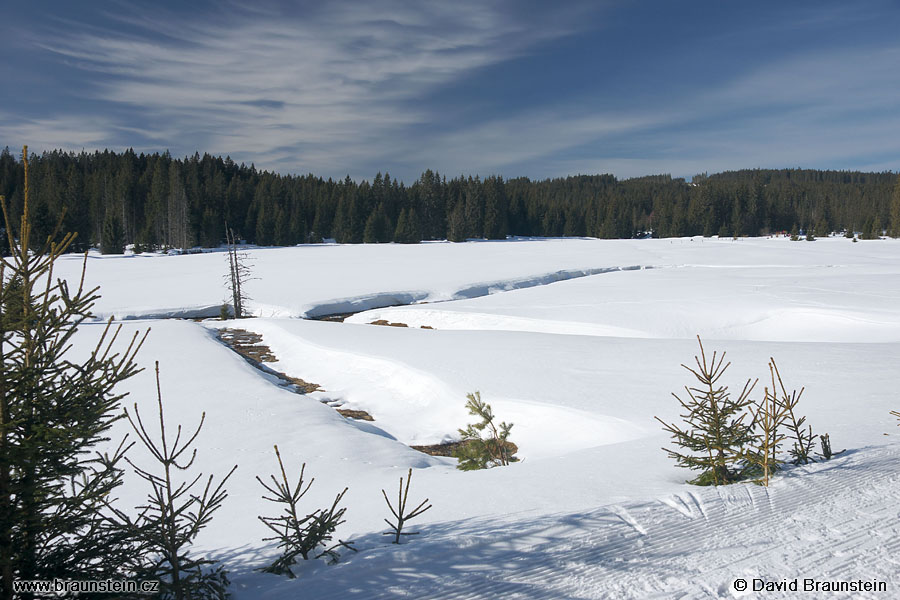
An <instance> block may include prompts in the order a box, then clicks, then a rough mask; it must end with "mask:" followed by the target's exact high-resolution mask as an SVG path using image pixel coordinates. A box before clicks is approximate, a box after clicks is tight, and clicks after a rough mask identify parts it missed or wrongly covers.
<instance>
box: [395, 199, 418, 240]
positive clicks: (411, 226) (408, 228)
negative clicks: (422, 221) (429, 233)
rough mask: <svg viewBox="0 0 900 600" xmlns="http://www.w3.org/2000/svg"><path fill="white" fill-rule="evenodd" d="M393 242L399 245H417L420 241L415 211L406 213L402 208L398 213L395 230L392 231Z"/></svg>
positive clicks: (410, 210)
mask: <svg viewBox="0 0 900 600" xmlns="http://www.w3.org/2000/svg"><path fill="white" fill-rule="evenodd" d="M394 241H395V242H397V243H400V244H418V243H419V242H421V241H422V236H421V235H420V234H419V227H418V221H417V217H416V211H415V209H413V208H411V209H409V210H408V211H407V210H406V209H405V208H404V209H403V210H401V211H400V216H399V217H398V218H397V228H396V229H395V230H394Z"/></svg>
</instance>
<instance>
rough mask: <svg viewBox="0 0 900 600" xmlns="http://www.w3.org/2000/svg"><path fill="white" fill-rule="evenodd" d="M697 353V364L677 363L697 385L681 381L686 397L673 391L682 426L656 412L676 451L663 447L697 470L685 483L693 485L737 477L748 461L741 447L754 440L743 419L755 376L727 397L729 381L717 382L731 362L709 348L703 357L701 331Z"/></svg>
mask: <svg viewBox="0 0 900 600" xmlns="http://www.w3.org/2000/svg"><path fill="white" fill-rule="evenodd" d="M697 342H698V343H700V356H699V357H698V356H695V357H694V361H695V362H696V364H697V368H696V369H694V368H692V367H689V366H687V365H684V364H682V365H681V366H682V367H684V368H685V369H686V370H687V371H688V372H690V373H691V374H692V375H693V376H694V378H695V379H696V380H697V382H698V383H699V386H698V387H689V386H685V387H684V389H685V391H686V392H687V399H684V400H683V399H681V398H680V397H679V396H678V395H677V394H674V393H673V394H672V395H673V396H674V397H675V399H676V400H678V403H679V404H681V407H682V408H683V409H684V410H685V411H686V412H685V414H682V415H681V418H682V419H684V422H685V425H686V426H685V427H679V426H677V425H674V424H669V423H666V422H665V421H663V420H662V419H660V418H659V417H655V419H656V420H657V421H659V422H660V423H662V425H663V428H664V429H665V430H666V431H668V432H669V433H671V434H672V438H673V441H674V442H675V444H676V445H678V446H680V447H681V448H683V450H681V451H676V450H669V449H668V448H663V450H665V451H666V452H667V453H668V454H669V456H670V457H671V458H674V459H675V461H676V462H677V463H678V465H679V466H682V467H686V468H688V469H695V470H699V471H702V473H701V474H700V475H699V476H698V477H697V478H695V479H693V480H692V481H690V482H689V483H693V484H696V485H711V484H712V485H724V484H728V483H733V482H735V481H738V480H739V479H741V478H742V477H743V476H744V474H745V473H744V472H745V469H746V467H747V464H746V460H745V456H746V454H745V452H744V448H745V447H746V446H748V445H749V444H750V443H752V442H753V441H755V436H754V432H753V423H747V422H745V421H746V418H747V415H748V413H747V412H746V411H747V409H748V408H749V407H750V405H751V400H750V398H749V396H750V392H752V391H753V388H754V386H755V385H756V382H755V381H754V382H753V383H751V382H750V380H749V379H748V380H747V383H745V384H744V388H743V390H742V391H741V393H740V395H739V396H738V397H737V398H732V397H731V394H730V393H729V392H728V387H727V386H723V385H721V384H720V383H719V380H720V379H721V378H722V376H723V375H724V374H725V371H726V370H727V369H728V367H729V366H730V365H731V363H727V364H726V363H725V353H724V352H723V353H722V356H721V357H718V361H717V355H716V353H715V352H713V355H712V360H709V361H707V358H706V353H705V352H704V350H703V343H702V342H700V336H697Z"/></svg>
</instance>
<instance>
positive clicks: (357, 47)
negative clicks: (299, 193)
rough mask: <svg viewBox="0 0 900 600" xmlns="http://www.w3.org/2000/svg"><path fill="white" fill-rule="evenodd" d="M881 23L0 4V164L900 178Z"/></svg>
mask: <svg viewBox="0 0 900 600" xmlns="http://www.w3.org/2000/svg"><path fill="white" fill-rule="evenodd" d="M898 31H900V4H898V3H896V2H894V1H888V0H885V1H866V2H858V3H849V2H846V1H845V0H842V1H839V2H835V1H830V0H817V1H814V2H812V1H795V2H783V1H777V2H775V1H768V0H763V1H759V2H740V3H739V2H722V1H721V0H713V1H705V0H696V1H694V0H692V1H689V2H673V1H672V0H652V1H650V0H648V1H641V2H627V1H602V0H590V1H585V2H579V1H570V2H553V3H551V2H538V1H536V0H519V1H509V2H506V1H502V2H489V1H485V0H474V1H473V0H454V1H453V2H448V1H446V0H444V1H433V0H419V1H416V2H400V1H396V0H363V1H345V2H340V1H334V2H302V1H295V2H253V3H244V2H235V1H231V0H218V1H216V2H206V1H204V0H197V1H192V2H183V1H179V2H169V1H165V0H157V1H156V2H153V3H137V2H117V1H106V2H92V1H84V2H70V1H60V0H47V1H41V2H28V3H24V2H21V3H7V4H6V6H4V7H3V19H2V21H0V53H2V57H3V59H2V61H0V81H2V85H0V147H3V146H9V147H10V148H11V149H13V150H16V151H17V150H18V149H20V148H21V146H22V145H23V144H28V145H29V149H30V150H31V151H37V152H40V151H43V150H52V149H58V148H61V149H64V150H74V151H80V150H82V149H85V150H88V151H93V150H97V149H100V150H102V149H105V148H109V149H113V150H117V151H121V150H124V149H127V148H134V149H135V151H138V152H163V151H166V150H168V151H170V152H171V154H172V155H173V156H176V157H182V156H186V155H193V154H194V153H195V152H200V153H201V154H202V153H204V152H208V153H210V154H214V155H221V156H226V155H227V156H230V157H231V158H232V159H233V160H235V161H236V162H244V163H247V164H250V163H253V164H255V165H256V166H257V167H258V168H262V169H266V170H271V171H277V172H279V173H283V174H291V173H293V174H305V173H314V174H316V175H320V176H323V177H333V178H343V177H344V176H346V175H350V177H352V178H353V179H357V180H361V179H370V180H371V179H372V177H374V175H375V174H376V173H377V172H382V173H383V172H389V173H390V174H391V175H392V176H393V177H396V178H400V179H402V180H404V181H406V182H412V181H414V180H415V179H417V178H418V176H419V174H421V173H422V172H423V171H424V170H425V169H432V170H436V171H438V172H440V173H442V174H444V175H447V176H455V175H460V174H467V175H476V174H478V175H482V176H487V175H497V174H499V175H503V176H505V177H520V176H525V177H531V178H532V179H543V178H547V177H560V176H566V175H575V174H596V173H612V174H614V175H616V176H618V177H620V178H628V177H636V176H641V175H649V174H659V173H669V174H672V175H673V176H676V177H688V178H689V177H691V176H692V175H694V174H696V173H702V172H709V173H713V172H719V171H723V170H731V169H741V168H757V167H760V168H792V167H802V168H820V169H845V170H851V169H852V170H864V171H887V170H891V171H895V172H896V171H900V35H898Z"/></svg>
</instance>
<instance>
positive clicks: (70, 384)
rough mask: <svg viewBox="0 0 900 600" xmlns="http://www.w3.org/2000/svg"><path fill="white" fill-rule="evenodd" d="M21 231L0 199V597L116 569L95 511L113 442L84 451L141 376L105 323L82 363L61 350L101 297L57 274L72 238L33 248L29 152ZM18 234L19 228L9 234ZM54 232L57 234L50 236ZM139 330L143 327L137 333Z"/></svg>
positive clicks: (114, 468) (111, 471) (114, 466)
mask: <svg viewBox="0 0 900 600" xmlns="http://www.w3.org/2000/svg"><path fill="white" fill-rule="evenodd" d="M23 163H24V169H25V184H24V203H23V211H22V217H21V220H20V224H19V227H18V230H17V231H13V228H12V227H11V223H10V218H9V212H8V210H7V204H6V202H5V200H3V198H2V197H0V206H2V210H3V216H4V221H5V223H6V230H7V234H8V235H7V237H8V240H7V241H8V244H9V249H10V253H11V258H10V259H8V260H6V261H3V262H0V306H2V311H0V358H2V361H0V362H2V370H0V598H4V599H7V598H12V596H13V592H12V587H11V586H12V582H13V580H14V579H53V578H55V577H59V578H67V579H103V578H106V577H110V576H114V575H115V574H116V573H117V572H118V570H119V568H120V567H121V565H122V564H124V563H125V561H126V557H127V555H128V554H129V553H130V552H131V546H130V543H129V540H128V539H127V537H123V536H122V535H121V534H120V533H119V532H118V530H117V529H115V528H114V527H112V525H111V524H110V522H109V521H108V520H107V519H106V518H105V517H104V516H103V511H104V507H105V505H106V502H107V498H108V497H109V495H110V494H111V493H112V492H113V490H114V489H115V488H116V487H117V486H118V485H119V483H120V482H121V469H120V468H119V467H118V463H119V461H120V460H121V458H122V454H123V452H124V449H123V447H122V446H121V445H120V447H119V449H118V450H117V451H116V452H114V453H113V454H112V455H99V454H96V453H95V455H93V456H91V454H90V453H91V452H92V451H93V449H94V447H95V446H96V445H97V444H98V443H100V442H104V441H107V440H108V438H107V437H106V436H107V434H108V432H109V430H110V428H111V427H112V425H113V423H114V422H115V421H117V420H118V419H119V418H121V416H120V413H119V405H120V404H119V403H120V400H121V399H122V397H123V396H124V394H117V393H116V392H115V391H114V388H115V386H116V385H117V384H118V383H120V382H121V381H123V380H125V379H128V378H129V377H131V376H132V375H134V374H135V373H137V372H138V369H137V367H136V366H135V363H134V356H135V353H136V352H137V351H138V349H139V348H140V346H141V344H142V343H143V339H139V337H138V335H137V334H135V336H134V337H133V338H132V339H131V342H130V343H129V344H128V346H127V347H126V348H125V349H124V350H122V351H116V350H115V348H116V347H118V344H116V340H117V338H118V336H119V331H120V329H121V327H119V328H113V327H112V324H111V321H110V322H109V323H108V324H107V326H106V329H105V330H104V332H103V334H102V336H101V337H100V340H99V341H98V343H97V346H96V347H95V348H94V350H93V352H91V354H90V355H89V356H88V357H87V358H86V359H84V360H81V361H75V360H73V359H71V358H70V357H69V356H68V350H69V349H70V347H71V343H72V336H73V335H74V334H75V332H76V330H77V329H78V326H79V325H80V324H81V323H83V322H84V321H85V320H86V319H87V318H89V316H90V309H91V306H92V305H93V303H94V302H95V301H96V299H97V298H98V297H99V296H98V294H97V288H94V289H91V290H85V289H84V287H83V284H84V269H86V267H87V257H85V262H84V267H83V271H82V278H81V282H80V283H79V284H78V285H77V287H74V288H70V286H69V284H68V283H66V282H64V281H60V280H56V281H54V279H53V275H54V273H53V268H54V264H55V262H56V260H57V259H58V258H59V256H60V255H61V254H62V253H63V252H65V251H66V250H67V249H68V247H69V246H70V244H71V243H72V240H73V235H72V234H66V235H64V236H61V238H60V241H59V242H53V241H49V242H48V243H46V244H44V245H43V246H42V247H41V248H40V249H39V250H38V251H37V252H29V246H30V243H31V235H32V225H31V220H30V211H29V189H28V158H27V149H26V150H23ZM16 234H17V235H16ZM51 237H56V235H55V234H54V235H53V236H51ZM145 335H146V334H145Z"/></svg>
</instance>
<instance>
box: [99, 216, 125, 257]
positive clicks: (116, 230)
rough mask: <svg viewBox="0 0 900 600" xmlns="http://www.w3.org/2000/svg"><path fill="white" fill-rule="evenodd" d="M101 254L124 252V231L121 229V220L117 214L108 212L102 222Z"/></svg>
mask: <svg viewBox="0 0 900 600" xmlns="http://www.w3.org/2000/svg"><path fill="white" fill-rule="evenodd" d="M100 252H101V253H102V254H124V253H125V232H124V231H123V230H122V221H120V220H119V216H118V215H117V214H116V213H114V212H110V213H109V214H108V215H107V216H106V220H105V221H104V222H103V238H102V240H101V242H100Z"/></svg>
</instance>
